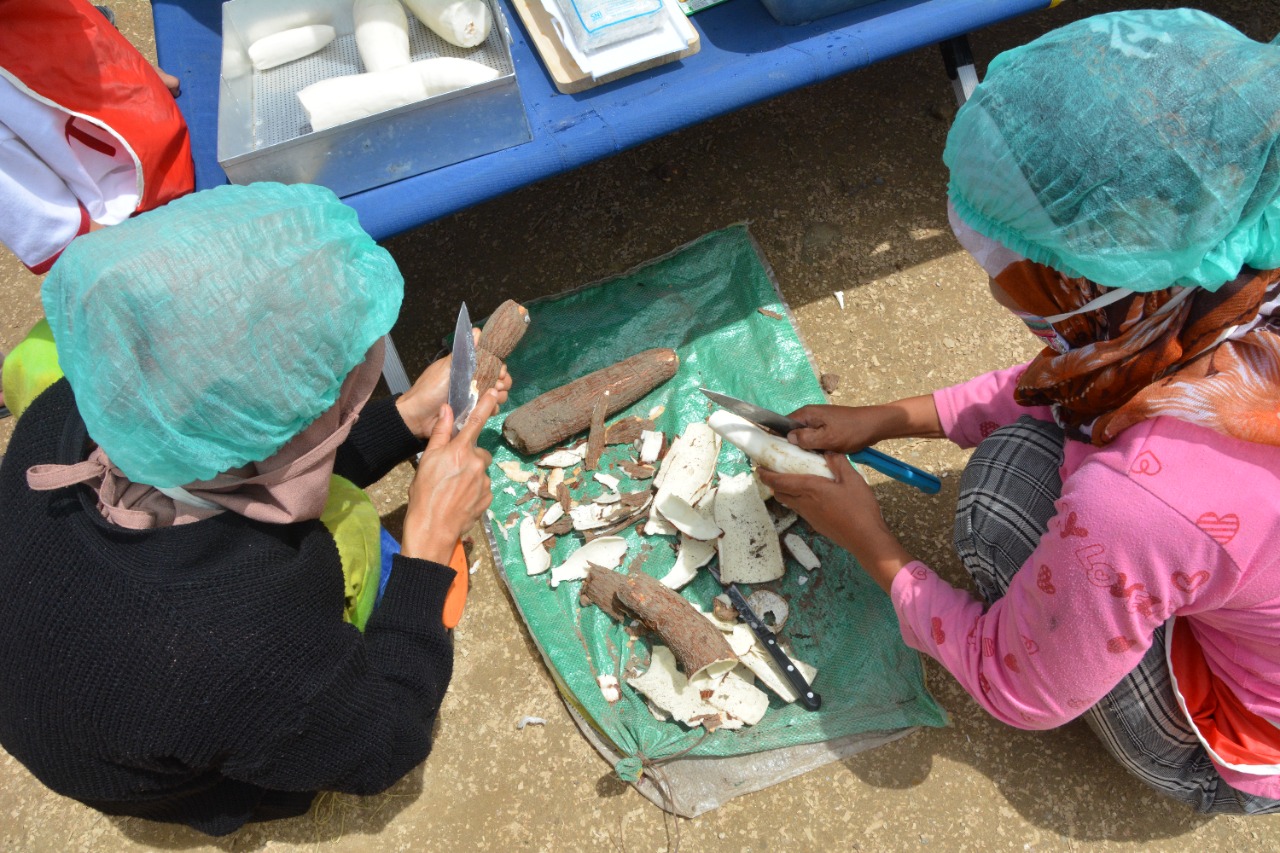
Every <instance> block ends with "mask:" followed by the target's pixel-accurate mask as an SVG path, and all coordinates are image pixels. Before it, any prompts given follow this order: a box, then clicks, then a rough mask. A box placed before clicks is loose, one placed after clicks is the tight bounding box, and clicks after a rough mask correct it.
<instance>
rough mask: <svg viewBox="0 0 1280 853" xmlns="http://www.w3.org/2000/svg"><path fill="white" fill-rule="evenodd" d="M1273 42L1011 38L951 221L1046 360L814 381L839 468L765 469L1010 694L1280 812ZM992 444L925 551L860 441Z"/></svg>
mask: <svg viewBox="0 0 1280 853" xmlns="http://www.w3.org/2000/svg"><path fill="white" fill-rule="evenodd" d="M1278 141H1280V47H1277V46H1276V45H1274V44H1272V45H1264V44H1259V43H1257V42H1254V41H1252V40H1250V39H1248V38H1246V37H1245V36H1243V35H1241V34H1240V33H1239V32H1237V31H1236V30H1234V29H1232V28H1230V27H1228V26H1227V25H1226V24H1223V23H1222V22H1221V21H1218V20H1217V19H1215V18H1212V17H1210V16H1208V15H1205V14H1203V13H1201V12H1194V11H1190V10H1185V9H1182V10H1171V11H1164V12H1155V11H1151V12H1120V13H1113V14H1108V15H1101V16H1098V17H1095V18H1091V19H1088V20H1085V21H1081V22H1078V23H1076V24H1072V25H1070V26H1067V27H1064V28H1063V29H1061V30H1058V31H1056V32H1053V33H1050V34H1048V35H1047V36H1045V37H1043V38H1042V39H1039V40H1037V41H1036V42H1033V43H1031V44H1029V45H1026V46H1024V47H1022V48H1018V49H1016V50H1013V51H1010V52H1008V53H1006V54H1003V55H1001V56H999V57H997V58H996V60H994V61H993V62H992V63H991V66H990V68H989V70H988V76H987V79H986V81H985V82H984V83H983V84H982V85H981V86H980V87H979V88H978V90H977V91H976V92H975V93H974V97H973V98H972V99H971V100H970V101H969V103H968V104H966V105H965V106H964V107H963V108H962V109H961V110H960V112H959V114H958V115H957V117H956V123H955V126H954V127H953V129H952V131H951V134H950V137H949V138H948V142H947V149H946V152H945V154H944V159H945V160H946V162H947V165H948V166H949V167H950V169H951V183H950V187H949V197H950V215H951V222H952V227H953V229H954V230H955V232H956V235H957V237H958V238H959V240H960V242H961V244H962V245H963V246H964V247H965V248H966V249H967V250H969V252H970V253H971V254H973V256H974V257H975V258H976V259H977V260H978V262H979V263H980V264H982V266H983V267H984V268H985V269H986V271H987V273H988V274H989V276H990V278H991V292H992V295H993V296H994V297H995V299H996V300H997V301H998V302H999V303H1000V304H1001V305H1003V306H1005V307H1006V308H1008V309H1009V310H1011V311H1013V312H1014V313H1015V314H1016V315H1018V316H1019V317H1021V318H1022V319H1023V320H1024V321H1025V322H1026V323H1027V325H1028V326H1029V327H1030V329H1031V331H1032V332H1033V333H1034V334H1036V335H1037V336H1039V337H1041V338H1042V339H1043V340H1044V341H1045V343H1046V344H1047V346H1046V348H1045V349H1044V350H1043V351H1042V352H1041V353H1040V354H1039V355H1037V356H1036V357H1035V358H1034V359H1032V361H1031V362H1029V363H1028V364H1024V365H1019V366H1016V367H1012V368H1009V369H1006V370H1001V371H997V372H995V373H990V374H987V375H985V376H980V377H978V378H976V379H973V380H971V381H969V382H967V383H964V384H963V385H959V386H956V387H952V388H944V389H942V390H940V391H937V392H936V393H934V394H932V395H930V396H923V397H915V398H910V399H905V400H899V401H897V402H894V403H889V404H887V405H882V406H866V407H855V408H848V407H839V406H808V407H805V408H803V409H800V410H799V411H798V412H797V413H795V414H794V417H796V418H797V419H799V420H801V421H802V422H803V423H805V424H806V427H805V428H804V429H800V430H797V431H795V432H793V433H792V434H791V440H792V441H793V442H794V443H796V444H798V445H800V446H802V447H808V448H814V449H821V450H827V451H836V453H833V454H831V455H829V457H828V458H829V461H830V464H831V467H832V469H833V470H834V471H835V473H836V475H837V479H836V481H835V482H834V483H832V482H830V481H827V480H822V479H820V478H814V477H797V476H784V475H779V474H773V473H764V474H762V479H763V480H764V481H765V482H766V483H768V484H769V485H771V486H772V487H773V488H774V490H775V492H776V493H777V495H778V497H779V499H780V500H782V501H783V502H784V503H786V504H788V505H790V506H791V507H793V508H794V509H796V510H797V511H798V512H799V513H800V514H801V515H803V516H804V517H805V518H806V519H807V520H808V521H809V522H810V523H811V524H812V525H813V526H814V527H815V528H816V529H817V530H818V531H819V532H821V533H823V534H824V535H826V536H828V537H830V538H831V539H832V540H834V541H835V542H837V543H839V544H840V545H842V546H843V547H845V548H847V549H848V550H849V551H850V552H852V553H853V554H854V556H856V557H857V559H858V561H859V562H860V563H861V565H862V566H863V567H864V569H865V570H866V571H867V573H868V574H869V575H870V576H871V577H873V578H874V579H875V580H877V581H878V582H879V583H880V585H881V586H882V587H883V588H884V589H885V590H886V591H887V592H888V593H889V594H890V595H891V597H892V599H893V603H894V606H895V608H896V610H897V613H898V618H899V621H900V623H901V628H902V634H903V637H904V638H905V639H906V642H907V643H908V644H910V645H911V646H913V647H914V648H916V649H919V650H921V651H923V652H925V653H927V654H929V655H931V656H933V657H934V658H936V659H937V660H938V661H939V662H941V663H942V664H943V665H944V666H945V667H946V668H947V669H948V670H949V671H950V672H951V673H952V674H953V675H954V676H955V677H956V678H957V679H958V680H959V681H960V683H961V684H962V685H963V686H964V687H965V689H966V690H967V691H968V692H969V693H970V694H971V695H972V696H973V698H974V699H975V701H977V702H978V703H979V704H981V705H982V706H983V707H984V708H985V709H987V710H988V711H989V712H990V713H991V714H993V715H994V716H996V717H997V718H999V719H1001V720H1003V721H1005V722H1006V723H1009V724H1010V725H1014V726H1018V727H1021V728H1027V729H1048V728H1053V727H1055V726H1060V725H1062V724H1063V723H1065V722H1067V721H1069V720H1072V719H1074V718H1076V717H1079V716H1083V717H1084V718H1085V719H1086V720H1087V721H1088V723H1089V725H1090V726H1091V727H1092V729H1093V730H1094V732H1095V733H1096V734H1097V735H1098V736H1099V738H1101V740H1102V742H1103V743H1104V744H1105V745H1106V747H1107V749H1108V750H1110V751H1111V753H1112V754H1113V755H1114V756H1115V757H1116V758H1117V759H1118V760H1119V761H1120V762H1121V763H1122V764H1123V765H1124V766H1125V767H1126V768H1127V769H1129V770H1130V771H1131V772H1132V773H1134V774H1135V775H1136V776H1138V777H1139V778H1140V779H1142V780H1143V781H1144V782H1146V783H1147V784H1149V785H1151V786H1153V787H1155V788H1156V789H1157V790H1159V791H1161V792H1163V793H1165V794H1167V795H1169V796H1171V797H1174V798H1176V799H1178V800H1180V801H1182V802H1185V803H1188V804H1189V805H1191V806H1193V807H1194V808H1196V809H1197V810H1199V811H1202V812H1223V813H1266V812H1275V811H1280V728H1277V726H1280V524H1278V523H1277V520H1278V519H1280V310H1277V308H1278V307H1280V145H1277V142H1278ZM900 436H934V437H945V438H948V439H950V440H952V441H954V442H955V443H957V444H959V445H960V446H962V447H976V448H977V449H976V450H975V452H974V453H973V455H972V457H971V460H970V462H969V464H968V466H967V467H966V468H965V471H964V474H963V476H962V478H961V481H960V500H959V506H958V509H957V513H956V527H955V540H956V546H957V549H958V551H959V555H960V557H961V560H962V562H963V564H964V566H965V568H966V569H967V570H968V572H969V573H970V574H971V575H972V576H973V579H974V583H975V585H976V587H977V591H978V593H979V594H980V596H981V599H982V600H978V599H976V598H975V597H974V596H972V595H971V594H970V593H968V592H966V591H962V590H958V589H955V588H953V587H952V586H950V585H949V584H948V583H946V582H945V581H943V580H941V579H940V578H939V577H938V576H937V575H935V574H934V573H933V572H932V571H931V570H930V569H929V568H928V567H927V566H925V565H924V564H923V563H921V562H920V561H918V560H916V559H914V558H913V557H912V556H911V555H910V554H909V553H908V552H907V551H906V550H905V549H904V548H903V547H902V545H901V544H900V543H899V542H898V540H897V539H896V538H895V537H894V535H893V534H892V533H891V532H890V531H889V529H888V527H887V526H886V525H885V523H884V520H883V518H882V517H881V515H880V512H879V507H878V506H877V504H876V499H875V496H874V495H873V494H872V492H871V489H870V488H869V487H868V486H867V484H866V483H865V482H864V481H863V480H862V478H861V477H859V476H857V475H856V474H855V472H854V471H853V469H852V468H851V467H850V466H849V464H848V462H847V461H846V460H845V459H844V457H843V456H842V455H838V454H842V453H846V452H851V451H855V450H859V449H861V448H863V447H866V446H869V445H872V444H874V443H876V442H877V441H879V440H881V439H885V438H892V437H900Z"/></svg>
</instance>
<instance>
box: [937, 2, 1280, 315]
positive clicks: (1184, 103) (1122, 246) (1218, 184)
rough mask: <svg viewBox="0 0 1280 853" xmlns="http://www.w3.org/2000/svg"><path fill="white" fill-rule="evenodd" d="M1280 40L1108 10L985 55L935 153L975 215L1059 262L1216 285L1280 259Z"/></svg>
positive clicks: (1090, 275) (970, 218)
mask: <svg viewBox="0 0 1280 853" xmlns="http://www.w3.org/2000/svg"><path fill="white" fill-rule="evenodd" d="M1278 140H1280V49H1278V48H1277V46H1276V45H1275V44H1274V43H1272V44H1263V43H1260V42H1256V41H1253V40H1252V39H1250V38H1248V37H1246V36H1245V35H1243V34H1242V33H1240V32H1239V31H1237V30H1235V29H1233V28H1232V27H1230V26H1228V25H1227V24H1225V23H1223V22H1222V21H1220V20H1218V19H1217V18H1214V17H1212V16H1211V15H1208V14H1205V13H1204V12H1200V11H1197V10H1194V9H1171V10H1167V11H1124V12H1112V13H1108V14H1105V15H1098V16H1095V17H1092V18H1087V19H1085V20H1082V21H1078V22H1076V23H1072V24H1069V25H1067V26H1065V27H1062V28H1060V29H1057V30H1054V31H1052V32H1050V33H1048V34H1047V35H1045V36H1042V37H1041V38H1039V39H1036V40H1035V41H1033V42H1031V43H1030V44H1027V45H1024V46H1022V47H1018V48H1014V49H1013V50H1010V51H1006V52H1005V53H1002V54H1000V55H999V56H997V57H996V58H995V59H994V60H992V62H991V65H990V67H989V68H988V70H987V76H986V79H985V80H984V81H983V82H982V84H981V85H979V86H978V87H977V89H976V90H975V91H974V93H973V97H972V98H970V100H969V101H968V103H966V104H965V105H964V106H963V107H962V108H961V109H960V111H959V112H958V113H957V115H956V120H955V124H954V125H953V127H952V129H951V132H950V135H949V136H948V138H947V145H946V150H945V152H944V154H943V159H944V160H945V162H946V164H947V166H948V167H949V168H950V170H951V182H950V188H949V189H950V196H951V201H952V203H953V204H954V205H955V207H956V210H957V211H958V212H959V214H960V216H961V218H962V219H963V220H964V221H965V222H966V223H967V224H968V225H969V226H970V227H972V228H973V229H974V230H976V231H978V232H979V233H981V234H983V235H985V236H987V237H989V238H991V239H993V240H996V241H997V242H1000V243H1002V244H1004V245H1005V246H1007V247H1008V248H1010V249H1012V250H1013V251H1015V252H1018V253H1019V254H1021V255H1023V256H1025V257H1027V258H1029V259H1031V260H1033V261H1036V262H1038V263H1041V264H1045V265H1046V266H1049V267H1052V268H1053V269H1055V270H1058V271H1059V272H1062V273H1065V274H1066V275H1068V276H1072V277H1079V276H1082V277H1084V278H1087V279H1090V280H1091V281H1094V282H1096V283H1098V284H1101V285H1105V286H1108V287H1121V288H1127V289H1131V290H1138V291H1150V290H1159V289H1163V288H1166V287H1170V286H1173V285H1181V286H1198V287H1203V288H1206V289H1208V290H1216V289H1218V288H1219V287H1221V286H1222V285H1223V284H1224V283H1225V282H1228V281H1231V280H1232V279H1234V278H1235V277H1236V276H1237V275H1239V273H1240V270H1241V267H1242V266H1250V267H1253V268H1255V269H1274V268H1276V267H1280V145H1278V144H1277V141H1278Z"/></svg>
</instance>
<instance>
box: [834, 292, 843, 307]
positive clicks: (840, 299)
mask: <svg viewBox="0 0 1280 853" xmlns="http://www.w3.org/2000/svg"><path fill="white" fill-rule="evenodd" d="M835 296H836V302H837V303H838V304H839V305H840V310H841V311H843V310H844V291H843V290H837V291H836V292H835Z"/></svg>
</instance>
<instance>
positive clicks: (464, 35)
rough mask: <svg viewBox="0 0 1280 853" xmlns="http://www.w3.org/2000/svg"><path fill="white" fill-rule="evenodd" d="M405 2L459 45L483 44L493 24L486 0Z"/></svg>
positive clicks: (411, 9)
mask: <svg viewBox="0 0 1280 853" xmlns="http://www.w3.org/2000/svg"><path fill="white" fill-rule="evenodd" d="M405 5H406V6H408V7H409V11H411V12H413V14H414V17H416V18H417V19H418V20H419V21H422V23H423V24H424V25H426V27H427V29H429V30H431V32H433V33H435V34H436V35H438V36H440V38H442V39H444V40H445V41H447V42H448V43H449V44H452V45H457V46H458V47H475V46H476V45H478V44H480V42H482V41H484V40H485V39H486V38H488V36H489V27H490V26H492V24H493V17H492V15H490V14H489V4H487V3H485V2H484V0H405Z"/></svg>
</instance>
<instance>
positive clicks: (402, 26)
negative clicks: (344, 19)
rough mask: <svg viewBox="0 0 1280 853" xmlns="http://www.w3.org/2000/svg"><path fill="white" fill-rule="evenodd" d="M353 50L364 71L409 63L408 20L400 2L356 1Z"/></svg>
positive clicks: (386, 68)
mask: <svg viewBox="0 0 1280 853" xmlns="http://www.w3.org/2000/svg"><path fill="white" fill-rule="evenodd" d="M351 14H352V17H353V18H354V19H355V25H356V50H358V51H359V52H360V62H361V63H362V64H363V65H364V70H365V71H387V70H389V69H391V68H400V67H401V66H404V65H408V64H409V19H408V17H406V16H405V13H404V7H403V6H401V5H400V0H356V2H355V5H354V6H353V7H352V9H351Z"/></svg>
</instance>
